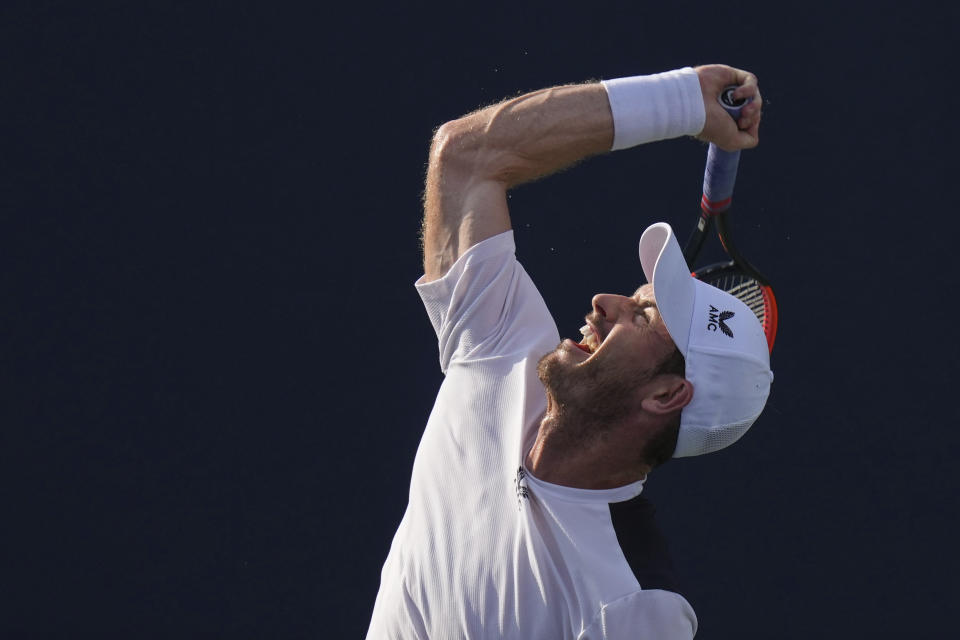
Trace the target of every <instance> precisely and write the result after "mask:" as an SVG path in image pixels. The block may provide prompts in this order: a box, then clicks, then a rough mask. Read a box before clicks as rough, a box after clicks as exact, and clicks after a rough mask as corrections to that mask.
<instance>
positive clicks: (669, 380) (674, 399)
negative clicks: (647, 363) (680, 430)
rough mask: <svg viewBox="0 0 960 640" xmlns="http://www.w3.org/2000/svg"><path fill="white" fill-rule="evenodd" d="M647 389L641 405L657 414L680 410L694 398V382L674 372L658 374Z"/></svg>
mask: <svg viewBox="0 0 960 640" xmlns="http://www.w3.org/2000/svg"><path fill="white" fill-rule="evenodd" d="M646 391H647V394H646V396H644V398H643V400H641V402H640V406H642V407H643V410H644V411H647V412H648V413H654V414H657V415H665V414H669V413H674V412H676V411H680V410H681V409H683V408H684V407H685V406H687V405H688V404H690V401H691V400H693V384H691V383H690V381H689V380H687V379H686V378H684V377H683V376H678V375H676V374H672V373H668V374H664V375H661V376H657V378H656V380H654V381H653V383H652V384H651V385H650V387H649V388H648V389H647V390H646Z"/></svg>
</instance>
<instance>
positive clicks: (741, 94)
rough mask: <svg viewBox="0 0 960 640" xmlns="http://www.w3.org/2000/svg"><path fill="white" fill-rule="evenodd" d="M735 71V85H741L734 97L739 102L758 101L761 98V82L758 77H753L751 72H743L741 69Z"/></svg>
mask: <svg viewBox="0 0 960 640" xmlns="http://www.w3.org/2000/svg"><path fill="white" fill-rule="evenodd" d="M734 71H735V82H734V84H737V85H739V86H738V87H737V89H736V91H734V92H733V97H734V98H736V99H737V100H746V99H747V98H753V99H754V100H756V99H757V98H758V97H759V96H760V88H759V81H758V80H757V76H755V75H753V74H752V73H750V72H749V71H742V70H740V69H734Z"/></svg>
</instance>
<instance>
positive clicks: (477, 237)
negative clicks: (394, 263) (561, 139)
mask: <svg viewBox="0 0 960 640" xmlns="http://www.w3.org/2000/svg"><path fill="white" fill-rule="evenodd" d="M442 173H447V174H449V173H451V172H449V171H443V172H442ZM438 181H440V180H438ZM442 182H443V183H444V184H443V186H442V187H439V186H438V187H437V188H434V189H431V187H430V181H429V179H428V186H427V193H426V198H425V203H424V205H425V206H424V215H423V272H424V276H425V279H426V281H430V280H436V279H438V278H441V277H443V275H444V274H445V273H446V272H447V271H448V270H449V269H450V267H451V266H452V265H453V263H454V262H456V261H457V259H458V258H459V257H460V256H462V255H463V254H464V253H466V251H467V249H469V248H470V247H472V246H473V245H475V244H477V243H479V242H482V241H484V240H486V239H487V238H492V237H493V236H495V235H497V234H500V233H503V232H505V231H509V230H510V214H509V211H508V209H507V193H506V187H505V186H504V185H503V184H502V183H500V182H498V181H496V180H489V179H487V180H481V179H479V178H477V177H476V176H462V177H456V176H450V175H446V176H443V178H442Z"/></svg>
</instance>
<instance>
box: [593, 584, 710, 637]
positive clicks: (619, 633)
mask: <svg viewBox="0 0 960 640" xmlns="http://www.w3.org/2000/svg"><path fill="white" fill-rule="evenodd" d="M696 633H697V616H696V614H695V613H694V612H693V607H691V606H690V603H689V602H687V600H686V599H685V598H684V597H683V596H681V595H680V594H678V593H673V592H671V591H662V590H660V589H650V590H644V591H636V592H634V593H631V594H630V595H627V596H624V597H623V598H620V599H619V600H614V601H613V602H611V603H610V604H608V605H606V606H604V607H603V608H602V609H601V610H600V613H599V614H598V615H597V617H596V618H595V619H594V621H593V623H592V624H591V625H590V626H589V627H587V628H586V629H585V630H584V631H583V633H582V634H580V637H579V640H601V639H602V640H627V639H629V640H646V639H647V638H650V639H651V640H652V639H657V640H691V638H693V636H694V634H696Z"/></svg>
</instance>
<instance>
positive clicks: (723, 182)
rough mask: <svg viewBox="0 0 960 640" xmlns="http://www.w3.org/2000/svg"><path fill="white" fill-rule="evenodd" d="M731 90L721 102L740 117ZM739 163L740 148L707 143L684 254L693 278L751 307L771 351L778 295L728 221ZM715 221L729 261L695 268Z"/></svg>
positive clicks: (732, 89)
mask: <svg viewBox="0 0 960 640" xmlns="http://www.w3.org/2000/svg"><path fill="white" fill-rule="evenodd" d="M734 89H736V87H735V86H734V87H727V88H725V89H724V90H723V92H721V94H720V104H722V105H723V108H724V109H726V110H727V113H729V114H730V115H731V116H732V117H733V118H734V119H735V120H736V119H738V118H739V117H740V109H741V108H742V107H743V105H744V104H746V101H744V100H739V101H737V100H734V98H733V91H734ZM739 164H740V152H739V151H724V150H723V149H721V148H719V147H718V146H716V145H715V144H713V143H711V144H710V148H709V149H708V150H707V166H706V169H705V170H704V172H703V197H702V198H701V199H700V217H699V219H698V220H697V226H696V227H695V228H694V229H693V232H692V233H691V234H690V239H689V240H687V244H686V247H685V248H684V250H683V257H684V258H685V259H686V261H687V267H688V268H689V269H690V271H691V273H692V274H693V276H694V277H695V278H697V279H699V280H702V281H704V282H706V283H708V284H711V285H713V286H715V287H717V288H718V289H723V290H724V291H726V292H727V293H730V294H732V295H734V296H736V297H737V298H739V299H740V300H741V301H743V302H744V303H745V304H746V305H747V306H748V307H750V309H751V310H752V311H753V312H754V313H755V314H756V316H757V318H758V319H759V320H760V324H761V325H763V332H764V334H765V335H766V337H767V347H768V348H769V349H770V351H771V352H772V351H773V343H774V340H775V339H776V337H777V298H776V296H774V294H773V288H772V287H771V286H770V281H769V280H767V278H766V277H764V276H763V274H761V273H760V272H759V271H758V270H757V268H756V267H754V266H753V265H752V264H750V263H749V262H748V261H747V259H746V258H744V257H743V254H741V253H740V251H738V250H737V247H736V245H735V244H734V242H733V238H732V234H731V231H730V224H729V222H728V220H727V214H728V212H729V210H730V203H731V202H732V199H733V185H734V183H735V182H736V180H737V167H738V165H739ZM714 222H715V223H716V225H717V235H718V236H719V237H720V243H721V244H722V245H723V249H724V251H726V253H727V255H728V256H729V257H730V260H729V261H727V262H718V263H715V264H711V265H708V266H706V267H703V268H701V269H695V268H694V264H695V262H696V259H697V256H698V255H699V254H700V249H701V248H702V247H703V242H704V240H705V239H706V237H707V235H708V234H709V233H710V227H711V226H712V225H713V224H714Z"/></svg>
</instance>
